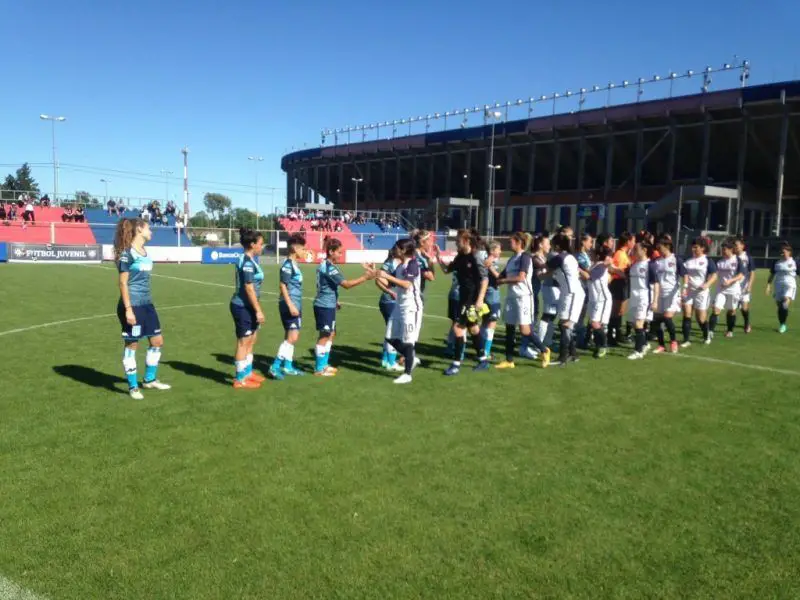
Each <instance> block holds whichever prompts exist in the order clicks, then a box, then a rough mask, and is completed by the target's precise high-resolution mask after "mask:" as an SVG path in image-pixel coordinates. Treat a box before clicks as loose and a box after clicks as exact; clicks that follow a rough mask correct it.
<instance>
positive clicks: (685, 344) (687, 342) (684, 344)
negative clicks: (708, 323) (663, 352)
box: [681, 340, 692, 348]
mask: <svg viewBox="0 0 800 600" xmlns="http://www.w3.org/2000/svg"><path fill="white" fill-rule="evenodd" d="M691 345H692V342H690V341H689V340H686V341H685V342H683V343H682V344H681V348H688V347H689V346H691Z"/></svg>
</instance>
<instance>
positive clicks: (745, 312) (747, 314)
mask: <svg viewBox="0 0 800 600" xmlns="http://www.w3.org/2000/svg"><path fill="white" fill-rule="evenodd" d="M742 317H743V318H744V327H745V329H747V328H748V327H750V309H749V308H748V309H746V310H745V309H742Z"/></svg>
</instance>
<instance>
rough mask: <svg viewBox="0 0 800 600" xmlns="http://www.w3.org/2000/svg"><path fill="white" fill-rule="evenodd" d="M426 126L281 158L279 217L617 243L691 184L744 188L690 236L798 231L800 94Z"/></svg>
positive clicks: (699, 213)
mask: <svg viewBox="0 0 800 600" xmlns="http://www.w3.org/2000/svg"><path fill="white" fill-rule="evenodd" d="M553 113H556V111H555V104H554V110H553ZM495 114H497V115H500V114H501V113H491V115H495ZM507 114H508V113H507V112H506V115H507ZM438 116H439V115H437V117H438ZM429 118H430V117H429ZM424 120H425V121H426V131H427V132H426V133H421V134H418V135H414V134H412V135H405V136H397V135H396V133H397V127H392V124H386V125H389V126H388V127H386V128H384V129H383V133H384V137H383V138H381V137H380V129H379V130H378V132H377V135H376V136H375V137H376V138H377V139H374V140H367V139H366V137H367V134H366V133H363V134H362V135H361V137H362V141H358V142H355V143H339V142H340V140H339V139H338V137H339V136H337V137H336V139H335V143H334V144H333V145H327V146H321V147H318V148H313V149H307V150H302V151H298V152H293V153H291V154H288V155H286V156H284V157H283V159H282V168H283V170H284V171H285V173H286V181H287V205H288V206H289V207H294V206H301V205H304V204H306V203H316V202H326V203H328V204H332V205H334V206H335V207H336V208H338V209H349V210H353V209H355V208H356V207H357V208H358V210H398V211H401V212H403V213H404V214H405V215H406V216H408V217H410V218H412V219H419V218H420V217H423V216H425V217H427V218H426V220H427V221H428V223H432V222H433V219H431V215H432V214H433V212H434V211H435V210H436V207H437V206H439V207H440V211H439V216H440V218H443V219H445V221H446V220H447V219H448V218H449V220H450V224H451V225H453V226H456V225H462V224H464V223H465V222H471V223H472V224H475V223H476V221H477V223H478V226H479V228H480V230H481V231H486V230H487V225H490V227H491V229H492V230H493V232H494V234H502V233H503V232H508V231H514V230H520V229H524V230H528V231H532V232H538V231H543V230H552V229H553V228H554V227H555V226H557V225H559V224H569V225H572V226H573V227H575V228H576V229H577V230H585V229H586V230H590V231H609V232H612V233H615V234H618V233H620V232H621V231H623V230H626V229H627V230H631V229H635V228H638V227H640V226H642V225H643V224H644V222H645V219H646V214H647V212H646V211H647V209H648V208H649V207H650V206H652V205H653V204H655V203H657V202H658V201H659V200H660V199H661V198H664V197H665V196H666V195H668V194H670V193H671V192H672V191H673V190H675V189H676V187H678V186H681V185H694V184H696V185H713V186H720V187H729V188H738V189H739V191H740V198H739V201H738V202H737V203H736V206H735V207H734V209H733V210H732V211H731V209H730V208H729V206H730V204H729V203H726V202H716V203H715V202H711V203H708V204H702V203H686V204H684V205H683V209H682V211H681V219H682V223H683V224H685V226H686V227H687V228H697V229H703V228H706V229H712V230H716V229H718V228H723V227H724V228H728V229H729V230H730V231H739V232H741V233H744V234H745V235H747V236H750V237H768V236H771V235H775V234H780V235H782V236H784V235H787V234H791V232H792V230H794V229H796V228H800V200H798V198H800V81H790V82H782V83H771V84H766V85H758V86H751V87H741V88H733V89H727V90H721V91H714V92H705V93H701V94H697V95H688V96H678V97H673V98H665V99H659V100H652V101H639V102H632V103H628V104H620V105H616V106H606V107H601V108H595V109H590V110H578V111H571V112H568V113H564V114H549V115H547V116H541V117H536V118H528V119H521V120H506V119H502V118H500V119H498V120H497V122H496V123H490V122H489V121H488V120H487V119H486V118H484V124H483V125H481V126H477V127H465V126H463V125H462V127H461V128H459V129H451V130H444V131H435V132H431V131H429V124H428V122H427V121H428V119H424ZM489 120H491V119H489ZM387 130H388V131H391V133H392V135H391V136H389V137H385V133H386V132H387ZM409 131H410V127H409ZM342 137H344V136H342ZM348 138H349V134H348ZM492 163H494V168H490V165H491V164H492ZM356 180H357V181H356ZM490 187H491V188H493V189H492V190H491V191H490ZM356 194H357V196H356ZM450 198H474V199H477V200H478V201H479V208H478V210H477V211H476V212H477V214H474V213H473V211H472V210H469V211H468V210H466V209H463V208H459V207H458V206H457V204H458V203H457V202H456V203H449V202H446V201H445V202H442V200H447V199H450ZM704 206H706V207H707V208H704ZM441 207H448V208H446V209H444V210H442V209H441ZM490 211H491V214H490ZM779 211H780V215H781V218H780V219H778V214H779ZM443 212H446V214H443ZM468 213H469V214H468ZM704 225H705V227H704ZM798 233H800V229H798Z"/></svg>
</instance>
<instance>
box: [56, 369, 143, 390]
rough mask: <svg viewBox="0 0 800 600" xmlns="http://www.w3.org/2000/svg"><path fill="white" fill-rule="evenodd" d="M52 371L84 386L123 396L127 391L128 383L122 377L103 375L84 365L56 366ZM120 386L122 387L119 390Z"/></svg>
mask: <svg viewBox="0 0 800 600" xmlns="http://www.w3.org/2000/svg"><path fill="white" fill-rule="evenodd" d="M53 371H55V372H56V373H57V374H59V375H61V376H62V377H67V378H68V379H72V380H73V381H77V382H78V383H82V384H84V385H89V386H92V387H96V388H102V389H105V390H109V391H111V392H117V393H119V394H124V393H126V392H127V391H128V383H127V381H126V380H125V379H124V378H123V377H119V376H117V375H110V374H109V373H103V372H102V371H98V370H97V369H93V368H92V367H87V366H85V365H57V366H55V367H53ZM120 385H122V386H123V387H122V388H120V387H119V386H120Z"/></svg>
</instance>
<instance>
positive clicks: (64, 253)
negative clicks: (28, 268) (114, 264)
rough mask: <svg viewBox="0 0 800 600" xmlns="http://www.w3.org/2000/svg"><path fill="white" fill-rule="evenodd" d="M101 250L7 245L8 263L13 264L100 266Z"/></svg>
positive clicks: (41, 245) (55, 246) (81, 247)
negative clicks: (38, 263) (37, 263)
mask: <svg viewBox="0 0 800 600" xmlns="http://www.w3.org/2000/svg"><path fill="white" fill-rule="evenodd" d="M102 257H103V255H102V250H101V248H100V245H99V244H88V245H84V246H79V245H72V246H67V245H63V244H17V243H14V242H12V243H10V244H8V262H14V263H17V262H19V263H28V262H40V263H48V264H49V263H77V264H100V261H101V259H102Z"/></svg>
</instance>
